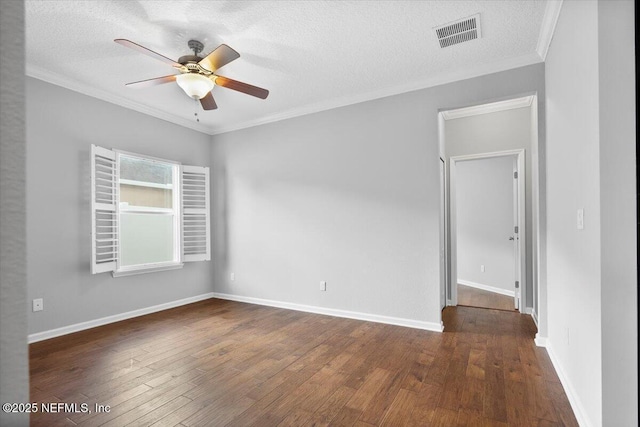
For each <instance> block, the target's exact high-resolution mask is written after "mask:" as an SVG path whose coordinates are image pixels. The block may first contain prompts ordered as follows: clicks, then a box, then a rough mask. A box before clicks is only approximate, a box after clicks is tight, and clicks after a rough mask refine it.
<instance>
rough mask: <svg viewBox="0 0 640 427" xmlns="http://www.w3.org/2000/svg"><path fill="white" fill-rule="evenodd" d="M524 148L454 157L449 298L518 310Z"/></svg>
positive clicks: (522, 264) (454, 301)
mask: <svg viewBox="0 0 640 427" xmlns="http://www.w3.org/2000/svg"><path fill="white" fill-rule="evenodd" d="M524 156H525V150H523V149H521V150H510V151H502V152H494V153H483V154H475V155H468V156H456V157H451V158H450V215H449V216H450V227H451V228H450V231H451V242H450V243H451V304H452V305H458V304H460V305H473V306H479V307H485V308H495V309H505V310H509V309H510V310H514V309H515V310H520V309H521V305H522V302H521V290H522V288H523V284H524V283H523V281H524V277H523V276H524V275H523V272H524V271H525V265H526V264H525V262H526V260H525V256H524V250H523V249H524V247H525V233H523V229H524V228H523V227H524V223H525V217H524V214H525V189H524V179H522V177H524V176H525V174H524V172H525V171H524V168H525V161H524Z"/></svg>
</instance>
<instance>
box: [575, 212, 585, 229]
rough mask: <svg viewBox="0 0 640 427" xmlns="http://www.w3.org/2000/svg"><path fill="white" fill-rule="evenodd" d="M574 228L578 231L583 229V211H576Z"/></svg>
mask: <svg viewBox="0 0 640 427" xmlns="http://www.w3.org/2000/svg"><path fill="white" fill-rule="evenodd" d="M576 227H577V228H578V230H583V229H584V209H582V208H580V209H578V215H577V216H576Z"/></svg>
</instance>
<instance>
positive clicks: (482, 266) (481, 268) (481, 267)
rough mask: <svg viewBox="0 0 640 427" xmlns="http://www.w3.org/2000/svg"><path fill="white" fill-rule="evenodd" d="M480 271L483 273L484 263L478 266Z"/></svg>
mask: <svg viewBox="0 0 640 427" xmlns="http://www.w3.org/2000/svg"><path fill="white" fill-rule="evenodd" d="M480 271H481V272H483V273H484V264H482V265H481V266H480Z"/></svg>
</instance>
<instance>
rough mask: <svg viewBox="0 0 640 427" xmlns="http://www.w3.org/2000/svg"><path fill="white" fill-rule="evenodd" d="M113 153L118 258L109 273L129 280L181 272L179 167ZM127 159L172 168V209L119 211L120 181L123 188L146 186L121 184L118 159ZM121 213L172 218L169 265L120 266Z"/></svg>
mask: <svg viewBox="0 0 640 427" xmlns="http://www.w3.org/2000/svg"><path fill="white" fill-rule="evenodd" d="M112 151H113V152H114V153H115V157H116V158H115V163H116V166H115V167H116V183H115V184H116V186H117V192H116V217H117V219H118V229H117V236H118V245H117V246H118V257H117V259H116V267H115V269H114V271H113V273H112V274H113V277H121V276H130V275H134V274H141V273H148V272H154V271H164V270H175V269H178V268H182V267H183V266H184V262H182V245H181V241H182V240H181V239H182V235H181V231H182V224H181V223H182V221H181V218H182V210H181V198H182V197H181V196H182V191H181V175H182V173H181V171H182V164H181V163H180V162H176V161H173V160H167V159H163V158H159V157H153V156H147V155H144V154H138V153H132V152H129V151H124V150H117V149H114V150H112ZM122 156H124V157H129V158H134V159H137V160H145V161H150V162H153V163H161V164H166V165H170V166H171V167H172V172H173V173H172V175H173V179H172V183H171V190H172V205H173V208H172V209H168V208H153V207H134V208H126V209H122V207H121V205H120V185H121V184H123V181H125V182H124V184H125V185H127V184H131V183H133V182H141V183H143V184H146V183H144V182H142V181H132V180H127V179H125V180H122V179H121V178H120V159H121V157H122ZM141 186H146V187H155V186H152V185H141ZM156 188H167V187H166V186H162V185H159V186H158V187H156ZM123 212H125V214H126V213H142V214H149V215H167V214H173V216H174V219H173V251H172V252H173V260H172V261H164V262H154V263H146V264H136V265H132V266H123V265H122V238H121V233H122V227H121V224H122V216H121V215H122V213H123Z"/></svg>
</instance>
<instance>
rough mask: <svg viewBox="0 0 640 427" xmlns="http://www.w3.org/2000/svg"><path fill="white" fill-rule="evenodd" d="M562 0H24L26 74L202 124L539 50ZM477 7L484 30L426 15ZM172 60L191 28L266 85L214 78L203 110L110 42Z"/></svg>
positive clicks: (277, 113)
mask: <svg viewBox="0 0 640 427" xmlns="http://www.w3.org/2000/svg"><path fill="white" fill-rule="evenodd" d="M559 5H560V3H559V2H558V1H556V0H550V1H542V0H536V1H531V0H529V1H522V0H509V1H506V0H500V1H381V0H378V1H98V0H94V1H74V0H60V1H42V0H39V1H36V0H27V1H26V45H27V49H26V56H27V75H30V76H32V77H36V78H39V79H41V80H45V81H48V82H51V83H54V84H57V85H61V86H64V87H67V88H69V89H73V90H76V91H79V92H82V93H85V94H87V95H90V96H94V97H97V98H100V99H104V100H107V101H110V102H113V103H116V104H119V105H123V106H125V107H127V108H131V109H134V110H137V111H141V112H144V113H146V114H149V115H152V116H156V117H159V118H162V119H165V120H168V121H171V122H174V123H177V124H180V125H182V126H186V127H189V128H192V129H196V130H199V131H201V132H205V133H208V134H216V133H221V132H226V131H230V130H235V129H240V128H243V127H248V126H252V125H256V124H260V123H267V122H271V121H275V120H280V119H283V118H287V117H294V116H297V115H301V114H307V113H311V112H315V111H321V110H325V109H329V108H334V107H337V106H342V105H348V104H352V103H356V102H361V101H365V100H369V99H375V98H379V97H382V96H387V95H392V94H396V93H402V92H406V91H409V90H415V89H420V88H424V87H430V86H434V85H436V84H441V83H446V82H450V81H455V80H460V79H463V78H469V77H474V76H477V75H482V74H486V73H489V72H494V71H501V70H505V69H509V68H514V67H517V66H522V65H528V64H532V63H536V62H541V61H543V60H544V57H545V55H546V49H547V48H548V44H549V42H550V39H551V33H552V30H553V26H554V25H555V19H557V12H558V9H559ZM476 13H480V22H481V27H482V38H481V39H478V40H472V41H470V42H466V43H462V44H459V45H454V46H451V47H448V48H445V49H441V48H440V47H439V45H438V41H437V39H436V37H435V34H434V31H433V27H436V26H439V25H441V24H446V23H448V22H451V21H455V20H457V19H460V18H464V17H467V16H470V15H473V14H476ZM116 38H125V39H129V40H132V41H134V42H136V43H138V44H141V45H143V46H145V47H147V48H149V49H151V50H154V51H156V52H158V53H161V54H163V55H164V56H167V57H169V58H171V59H174V60H177V59H178V58H179V57H180V56H182V55H187V54H190V53H191V52H190V51H189V49H188V47H187V41H188V40H190V39H197V40H200V41H202V42H203V43H204V44H205V49H204V52H203V54H208V53H209V52H210V51H212V50H213V49H215V48H216V47H217V46H218V45H219V44H221V43H226V44H227V45H229V46H231V47H232V48H233V49H235V50H236V51H238V52H239V53H240V55H241V56H240V58H239V59H237V60H235V61H233V62H231V63H230V64H228V65H226V66H225V67H222V68H221V69H220V70H219V71H218V74H221V75H223V76H226V77H230V78H232V79H236V80H240V81H243V82H246V83H250V84H253V85H256V86H260V87H263V88H266V89H269V91H270V95H269V97H268V98H267V99H266V100H261V99H258V98H254V97H251V96H248V95H245V94H242V93H239V92H235V91H232V90H229V89H226V88H222V87H215V88H214V89H213V95H214V97H215V100H216V102H217V104H218V109H217V110H213V111H203V110H202V109H201V107H200V106H199V104H197V111H198V116H199V118H200V122H199V123H198V122H196V120H195V116H194V113H195V111H196V102H195V101H193V100H192V99H190V98H188V97H187V95H185V94H184V92H182V90H181V89H180V88H179V87H178V86H177V85H176V84H175V83H169V84H165V85H161V86H155V87H150V88H146V89H131V88H126V87H125V86H124V84H125V83H128V82H132V81H138V80H144V79H148V78H153V77H159V76H165V75H168V74H174V73H175V71H174V70H173V69H172V68H171V67H170V66H168V65H167V64H165V63H162V62H160V61H157V60H155V59H153V58H150V57H148V56H145V55H142V54H140V53H137V52H135V51H133V50H131V49H127V48H126V47H123V46H121V45H118V44H116V43H114V42H113V40H114V39H116Z"/></svg>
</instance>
